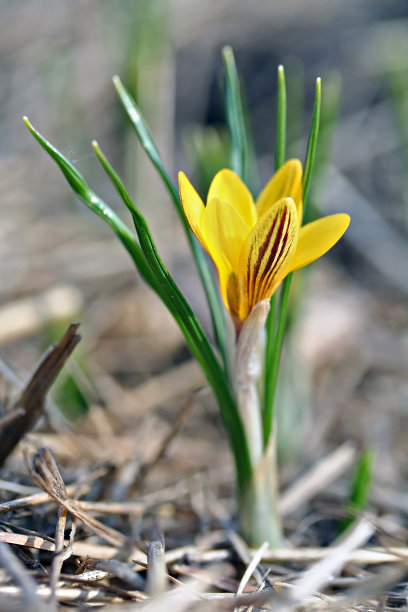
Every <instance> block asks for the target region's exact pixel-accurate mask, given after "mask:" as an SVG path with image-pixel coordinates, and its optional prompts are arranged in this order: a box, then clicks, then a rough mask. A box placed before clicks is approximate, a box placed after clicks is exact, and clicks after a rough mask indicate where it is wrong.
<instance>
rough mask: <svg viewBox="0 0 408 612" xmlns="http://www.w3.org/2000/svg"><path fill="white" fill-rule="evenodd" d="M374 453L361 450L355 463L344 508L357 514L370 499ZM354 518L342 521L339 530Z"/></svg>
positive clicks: (345, 527) (344, 527) (342, 529)
mask: <svg viewBox="0 0 408 612" xmlns="http://www.w3.org/2000/svg"><path fill="white" fill-rule="evenodd" d="M375 458H376V455H375V453H374V452H373V451H371V450H365V451H363V452H362V453H361V454H360V456H359V458H358V461H357V463H356V466H355V469H354V472H353V475H352V478H351V482H350V491H349V498H348V502H346V509H347V510H348V511H350V512H352V513H353V515H354V516H357V515H358V514H359V513H360V512H362V511H363V510H364V509H365V508H366V506H367V504H368V501H369V499H370V494H371V488H372V483H373V475H374V466H375ZM353 522H354V519H351V518H350V519H346V520H345V521H343V522H342V525H341V531H344V530H345V529H347V528H348V527H349V526H350V525H351V523H353Z"/></svg>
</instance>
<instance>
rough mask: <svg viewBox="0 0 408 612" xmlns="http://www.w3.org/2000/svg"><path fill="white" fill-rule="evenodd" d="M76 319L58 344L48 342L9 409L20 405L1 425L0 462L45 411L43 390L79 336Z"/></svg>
mask: <svg viewBox="0 0 408 612" xmlns="http://www.w3.org/2000/svg"><path fill="white" fill-rule="evenodd" d="M78 327H79V323H71V325H70V326H69V327H68V329H67V330H66V332H65V334H64V335H63V336H62V338H61V340H60V341H59V342H57V344H55V345H53V346H51V347H50V348H49V349H48V350H47V352H46V353H45V355H44V357H43V358H42V359H41V361H40V364H39V365H38V367H37V369H36V370H35V372H34V374H33V375H32V377H31V378H30V380H29V381H28V383H27V385H26V386H25V388H24V389H23V391H22V393H21V394H20V396H19V397H18V399H17V400H16V401H15V402H14V405H13V406H12V408H11V410H12V411H15V410H16V409H22V410H23V411H24V412H23V414H21V415H18V416H16V418H14V419H13V420H12V422H8V423H4V422H3V424H4V426H3V427H2V428H1V429H0V466H1V465H2V464H3V463H4V461H5V460H6V459H7V457H8V456H9V455H10V453H11V452H12V451H13V449H14V448H15V446H16V445H17V444H18V443H19V441H20V440H21V439H22V438H23V437H24V435H25V434H26V433H27V432H28V431H31V430H32V429H33V427H35V425H36V423H37V421H38V419H39V418H40V416H41V415H42V413H43V411H44V400H45V397H46V394H47V392H48V390H49V388H50V387H51V385H52V383H53V382H54V380H55V378H56V377H57V375H58V374H59V372H60V371H61V369H62V367H63V366H64V364H65V362H66V361H67V359H68V357H69V356H70V355H71V353H72V351H73V350H74V348H75V347H76V345H77V344H78V343H79V341H80V340H81V336H80V335H79V334H77V333H76V332H77V330H78Z"/></svg>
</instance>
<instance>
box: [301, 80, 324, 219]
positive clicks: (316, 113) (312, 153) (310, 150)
mask: <svg viewBox="0 0 408 612" xmlns="http://www.w3.org/2000/svg"><path fill="white" fill-rule="evenodd" d="M321 101H322V89H321V80H320V78H319V79H317V80H316V97H315V103H314V109H313V117H312V123H311V126H310V131H309V138H308V142H307V149H306V157H305V163H304V166H303V215H304V214H305V213H304V211H305V209H306V204H307V198H308V195H309V189H310V181H311V179H312V172H313V165H314V161H315V157H316V147H317V138H318V135H319V125H320V108H321Z"/></svg>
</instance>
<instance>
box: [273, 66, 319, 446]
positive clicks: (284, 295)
mask: <svg viewBox="0 0 408 612" xmlns="http://www.w3.org/2000/svg"><path fill="white" fill-rule="evenodd" d="M320 107H321V81H320V78H319V79H317V80H316V98H315V104H314V110H313V118H312V124H311V127H310V132H309V139H308V143H307V150H306V158H305V163H304V170H303V210H305V207H306V202H307V197H308V194H309V189H310V181H311V178H312V171H313V165H314V160H315V156H316V146H317V137H318V134H319V124H320ZM278 108H279V103H278ZM291 282H292V274H288V276H287V277H286V278H285V280H284V281H283V285H282V290H281V297H280V304H279V315H278V322H277V327H276V336H275V338H274V344H273V349H268V347H267V350H268V355H267V359H268V361H267V363H266V367H267V374H266V376H265V410H264V446H265V447H266V446H267V444H268V441H269V436H270V435H271V432H272V429H273V422H274V400H275V395H276V385H277V382H278V373H279V364H280V359H281V354H282V347H283V340H284V336H285V329H286V318H287V310H288V302H289V291H290V285H291ZM270 342H271V343H272V340H271V339H270Z"/></svg>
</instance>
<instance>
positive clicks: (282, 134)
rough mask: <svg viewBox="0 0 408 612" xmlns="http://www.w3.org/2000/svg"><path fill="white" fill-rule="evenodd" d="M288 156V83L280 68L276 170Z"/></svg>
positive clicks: (280, 67)
mask: <svg viewBox="0 0 408 612" xmlns="http://www.w3.org/2000/svg"><path fill="white" fill-rule="evenodd" d="M285 156H286V82H285V70H284V68H283V66H279V67H278V92H277V108H276V142H275V170H279V168H280V167H281V166H283V164H284V162H285Z"/></svg>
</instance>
